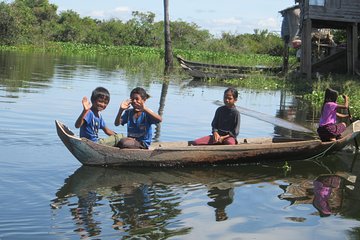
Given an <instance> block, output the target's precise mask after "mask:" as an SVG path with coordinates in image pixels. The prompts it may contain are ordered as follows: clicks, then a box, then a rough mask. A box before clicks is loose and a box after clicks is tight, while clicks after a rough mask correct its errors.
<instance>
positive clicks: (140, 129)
mask: <svg viewBox="0 0 360 240" xmlns="http://www.w3.org/2000/svg"><path fill="white" fill-rule="evenodd" d="M149 97H150V96H149V95H148V94H147V93H146V91H145V90H144V89H143V88H140V87H137V88H134V89H133V90H132V91H131V93H130V99H128V100H125V101H123V102H122V103H121V106H120V109H119V112H118V114H117V116H116V118H115V126H119V125H120V124H121V125H125V124H127V132H128V137H127V138H123V139H121V140H120V142H119V144H118V147H119V148H130V149H148V148H149V146H150V144H151V140H152V128H151V125H152V124H156V123H159V122H161V121H162V118H161V116H160V115H158V114H157V113H155V112H153V111H152V110H151V109H149V108H148V107H146V106H145V102H146V100H147V99H148V98H149ZM130 106H132V107H133V108H131V109H129V108H130Z"/></svg>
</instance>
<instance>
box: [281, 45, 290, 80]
mask: <svg viewBox="0 0 360 240" xmlns="http://www.w3.org/2000/svg"><path fill="white" fill-rule="evenodd" d="M288 70H289V42H287V41H284V53H283V67H282V72H283V74H286V73H287V72H288Z"/></svg>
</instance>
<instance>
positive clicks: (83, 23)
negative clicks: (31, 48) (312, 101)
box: [0, 0, 283, 56]
mask: <svg viewBox="0 0 360 240" xmlns="http://www.w3.org/2000/svg"><path fill="white" fill-rule="evenodd" d="M57 9H58V6H56V5H55V4H50V3H49V1H48V0H14V1H12V2H11V3H6V2H4V1H2V2H1V3H0V45H14V46H16V45H23V44H34V45H37V44H39V45H42V44H46V42H49V41H50V42H51V41H53V42H72V43H85V44H100V45H114V46H128V45H131V46H142V47H156V48H163V47H164V22H163V21H159V22H155V14H154V13H152V12H146V13H144V12H138V11H134V12H132V18H131V19H129V20H128V21H121V20H119V19H115V18H112V19H109V20H98V19H93V18H90V17H80V15H79V14H78V13H76V12H75V11H73V10H66V11H62V12H60V13H57ZM170 14H171V13H170ZM170 29H171V32H170V34H171V40H172V46H173V48H177V49H186V50H206V51H222V52H231V53H259V54H270V55H275V56H276V55H278V56H280V55H282V48H283V47H282V46H283V44H282V40H281V38H280V36H279V35H278V34H276V33H271V32H268V31H267V30H258V29H255V30H254V33H252V34H232V33H229V32H223V33H222V34H221V36H220V37H215V36H213V35H212V34H210V32H209V31H208V30H205V29H201V28H200V27H199V26H198V25H197V24H195V23H187V22H185V21H182V20H176V21H171V22H170Z"/></svg>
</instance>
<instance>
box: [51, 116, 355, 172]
mask: <svg viewBox="0 0 360 240" xmlns="http://www.w3.org/2000/svg"><path fill="white" fill-rule="evenodd" d="M55 124H56V129H57V134H58V136H59V137H60V139H61V140H62V142H63V143H64V144H65V146H66V147H67V148H68V149H69V151H70V152H71V153H72V154H73V155H74V156H75V157H76V158H77V159H78V160H79V161H80V162H81V163H82V164H83V165H92V166H161V167H167V166H189V165H205V164H216V165H218V164H245V163H254V162H269V161H290V160H304V159H308V158H313V157H318V156H321V155H322V154H325V153H329V152H333V151H337V150H341V149H342V148H343V147H345V146H346V145H347V144H348V143H349V141H350V140H351V139H353V138H354V137H356V136H357V134H358V133H359V131H360V121H356V122H354V123H353V124H351V125H350V126H349V127H348V128H347V130H346V131H345V132H344V134H343V137H342V138H341V139H339V140H337V141H334V142H321V141H320V140H317V139H314V140H296V139H281V138H247V139H239V142H240V143H239V144H237V145H232V146H231V145H206V146H191V145H190V144H189V142H155V143H153V144H152V145H151V147H150V149H148V150H141V149H119V148H116V147H109V146H104V145H100V144H97V143H94V142H92V141H90V140H88V139H85V138H79V137H77V136H76V135H75V134H74V133H73V132H72V131H71V130H70V129H69V128H68V127H66V126H65V125H64V124H63V123H61V122H59V121H57V120H56V121H55Z"/></svg>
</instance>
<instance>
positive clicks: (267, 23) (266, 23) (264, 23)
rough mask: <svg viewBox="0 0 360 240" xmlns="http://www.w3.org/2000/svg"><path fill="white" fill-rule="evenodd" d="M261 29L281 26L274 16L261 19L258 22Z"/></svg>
mask: <svg viewBox="0 0 360 240" xmlns="http://www.w3.org/2000/svg"><path fill="white" fill-rule="evenodd" d="M257 25H258V26H259V28H260V29H276V28H279V24H278V22H277V21H276V20H275V19H274V18H267V19H261V20H259V21H258V22H257Z"/></svg>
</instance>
